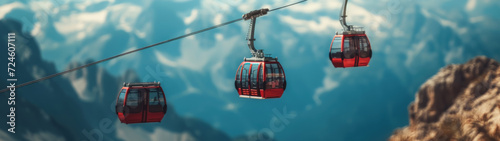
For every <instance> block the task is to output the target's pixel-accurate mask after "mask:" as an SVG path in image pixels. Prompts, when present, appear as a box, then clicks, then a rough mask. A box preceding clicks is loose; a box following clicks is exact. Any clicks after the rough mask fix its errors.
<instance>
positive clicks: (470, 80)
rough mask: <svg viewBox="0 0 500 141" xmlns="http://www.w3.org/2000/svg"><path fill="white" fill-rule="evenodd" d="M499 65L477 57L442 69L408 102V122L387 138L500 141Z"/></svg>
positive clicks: (395, 139)
mask: <svg viewBox="0 0 500 141" xmlns="http://www.w3.org/2000/svg"><path fill="white" fill-rule="evenodd" d="M499 66H500V64H499V63H498V62H496V61H495V60H492V59H489V58H486V57H476V58H474V59H472V60H470V61H469V62H467V63H466V64H463V65H450V66H447V67H444V68H442V69H441V70H440V71H439V72H438V74H436V75H435V76H433V77H432V78H431V79H429V80H427V82H425V83H424V84H423V85H422V86H421V87H420V90H419V91H418V92H417V94H416V98H415V102H413V103H411V104H410V106H409V117H410V125H409V126H407V127H404V128H401V129H397V130H396V131H394V133H393V135H392V136H391V137H390V139H389V140H394V141H399V140H500V67H499Z"/></svg>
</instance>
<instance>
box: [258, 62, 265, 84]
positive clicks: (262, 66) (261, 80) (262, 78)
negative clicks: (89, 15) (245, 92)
mask: <svg viewBox="0 0 500 141" xmlns="http://www.w3.org/2000/svg"><path fill="white" fill-rule="evenodd" d="M259 88H260V89H263V88H264V64H262V65H260V70H259Z"/></svg>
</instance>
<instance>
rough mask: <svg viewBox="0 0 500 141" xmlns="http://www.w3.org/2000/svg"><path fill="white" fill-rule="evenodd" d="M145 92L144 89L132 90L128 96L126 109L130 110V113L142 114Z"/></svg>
mask: <svg viewBox="0 0 500 141" xmlns="http://www.w3.org/2000/svg"><path fill="white" fill-rule="evenodd" d="M144 92H145V90H143V89H130V90H129V93H128V95H127V100H126V103H125V105H126V108H128V111H129V113H139V112H142V107H143V105H142V96H143V95H144Z"/></svg>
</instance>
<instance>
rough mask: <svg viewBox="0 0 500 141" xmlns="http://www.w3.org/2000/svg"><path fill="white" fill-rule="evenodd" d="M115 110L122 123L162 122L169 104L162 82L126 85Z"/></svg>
mask: <svg viewBox="0 0 500 141" xmlns="http://www.w3.org/2000/svg"><path fill="white" fill-rule="evenodd" d="M115 108H116V114H117V115H118V118H119V119H120V122H122V123H127V124H129V123H146V122H161V120H162V119H163V116H164V115H165V113H166V112H167V102H166V100H165V94H164V93H163V89H162V88H161V86H160V82H152V83H124V84H123V88H122V89H121V90H120V92H119V94H118V97H117V100H116V107H115Z"/></svg>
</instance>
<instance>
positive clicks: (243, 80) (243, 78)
mask: <svg viewBox="0 0 500 141" xmlns="http://www.w3.org/2000/svg"><path fill="white" fill-rule="evenodd" d="M248 71H250V63H245V65H243V71H242V74H241V88H244V89H248V84H249V82H248Z"/></svg>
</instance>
